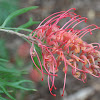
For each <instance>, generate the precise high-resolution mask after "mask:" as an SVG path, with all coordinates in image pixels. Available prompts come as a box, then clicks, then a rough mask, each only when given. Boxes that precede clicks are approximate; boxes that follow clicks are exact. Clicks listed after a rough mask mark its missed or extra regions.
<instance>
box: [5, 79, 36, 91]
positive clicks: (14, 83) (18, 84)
mask: <svg viewBox="0 0 100 100" xmlns="http://www.w3.org/2000/svg"><path fill="white" fill-rule="evenodd" d="M25 82H29V83H30V82H31V83H32V81H30V80H21V81H18V82H13V83H7V85H8V86H10V87H14V88H18V89H22V90H27V91H30V90H31V91H36V89H32V88H31V89H30V88H25V87H23V86H21V85H20V84H21V83H25Z"/></svg>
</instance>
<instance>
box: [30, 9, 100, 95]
mask: <svg viewBox="0 0 100 100" xmlns="http://www.w3.org/2000/svg"><path fill="white" fill-rule="evenodd" d="M71 10H75V8H72V9H69V10H68V11H61V12H56V13H54V14H52V15H50V16H48V17H47V18H45V19H44V20H43V21H42V22H41V23H40V24H39V26H38V27H37V28H36V29H35V30H34V31H33V32H34V34H33V32H32V33H31V34H30V36H31V38H33V39H35V40H36V41H37V42H34V41H32V47H31V49H30V54H31V58H32V61H33V63H34V65H35V66H36V67H37V68H38V69H39V70H40V71H41V73H42V80H43V77H44V74H46V75H48V87H49V90H50V93H51V94H52V95H53V96H56V94H53V93H52V89H53V88H54V89H56V87H55V85H54V80H55V77H57V73H58V71H59V66H60V65H61V63H63V66H62V71H63V72H64V75H65V76H64V86H63V93H62V96H63V95H64V89H65V84H66V75H67V71H68V68H69V67H70V68H71V70H72V75H73V76H74V77H75V78H77V79H78V80H80V81H83V82H86V79H87V73H89V74H91V75H92V76H94V77H98V78H99V77H100V70H99V69H100V44H99V43H91V44H88V43H86V42H85V41H83V40H82V37H83V36H84V35H85V34H87V33H90V34H91V35H92V31H94V30H96V29H100V27H98V26H96V25H94V24H92V25H89V26H87V27H84V28H82V29H75V28H76V26H77V25H78V24H80V23H81V22H86V20H87V18H85V17H81V16H80V15H77V14H75V13H74V12H71ZM67 17H68V18H70V20H69V21H67V22H66V23H65V24H64V25H63V26H59V25H58V23H59V21H60V20H61V19H64V18H67ZM35 43H37V45H38V47H39V48H40V49H41V52H42V59H40V56H39V54H38V52H37V51H36V49H35V47H34V44H35ZM35 56H36V57H37V58H38V61H39V64H40V67H39V66H37V64H36V63H35V61H34V59H33V58H34V57H35ZM50 81H51V83H52V84H51V85H50Z"/></svg>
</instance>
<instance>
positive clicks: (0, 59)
mask: <svg viewBox="0 0 100 100" xmlns="http://www.w3.org/2000/svg"><path fill="white" fill-rule="evenodd" d="M0 61H2V62H8V60H6V59H2V58H0Z"/></svg>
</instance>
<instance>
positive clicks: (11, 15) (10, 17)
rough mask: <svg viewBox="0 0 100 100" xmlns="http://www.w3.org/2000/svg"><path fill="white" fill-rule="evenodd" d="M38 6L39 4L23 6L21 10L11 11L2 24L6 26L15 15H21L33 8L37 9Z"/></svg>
mask: <svg viewBox="0 0 100 100" xmlns="http://www.w3.org/2000/svg"><path fill="white" fill-rule="evenodd" d="M36 8H38V6H31V7H27V8H23V9H20V10H17V11H15V12H13V13H11V14H10V15H9V16H8V17H7V18H6V20H5V21H4V23H3V24H2V27H5V26H6V24H7V23H8V22H9V21H10V20H11V19H12V18H14V17H16V16H18V15H21V14H24V13H26V12H28V11H29V10H32V9H36Z"/></svg>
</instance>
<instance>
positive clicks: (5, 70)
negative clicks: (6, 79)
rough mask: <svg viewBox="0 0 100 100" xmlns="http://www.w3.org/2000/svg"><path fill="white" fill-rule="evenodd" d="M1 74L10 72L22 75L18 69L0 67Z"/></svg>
mask: <svg viewBox="0 0 100 100" xmlns="http://www.w3.org/2000/svg"><path fill="white" fill-rule="evenodd" d="M0 72H8V73H14V74H15V73H16V74H20V73H21V72H20V71H17V70H16V69H12V68H9V69H8V68H6V67H2V66H0Z"/></svg>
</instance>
